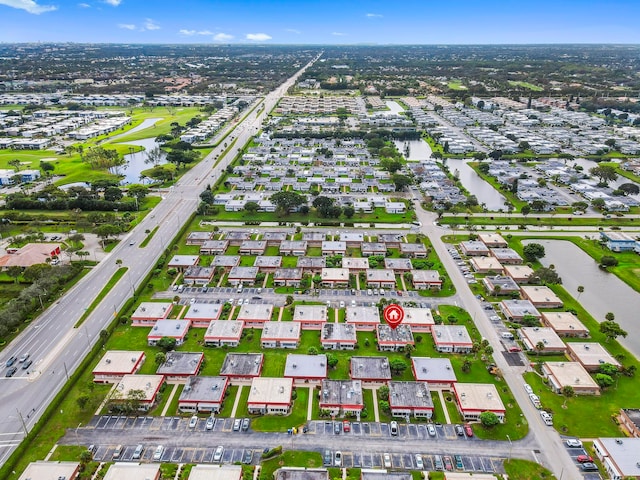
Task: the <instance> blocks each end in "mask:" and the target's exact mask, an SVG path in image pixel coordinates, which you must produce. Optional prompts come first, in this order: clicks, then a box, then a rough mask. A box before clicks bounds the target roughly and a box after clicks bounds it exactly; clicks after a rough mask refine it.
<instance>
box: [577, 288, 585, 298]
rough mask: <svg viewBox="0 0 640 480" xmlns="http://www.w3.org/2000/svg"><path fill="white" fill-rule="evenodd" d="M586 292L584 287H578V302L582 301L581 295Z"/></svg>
mask: <svg viewBox="0 0 640 480" xmlns="http://www.w3.org/2000/svg"><path fill="white" fill-rule="evenodd" d="M582 292H584V287H583V286H582V285H578V298H577V299H576V300H580V295H582Z"/></svg>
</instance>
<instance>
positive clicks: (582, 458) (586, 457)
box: [576, 455, 593, 463]
mask: <svg viewBox="0 0 640 480" xmlns="http://www.w3.org/2000/svg"><path fill="white" fill-rule="evenodd" d="M576 460H577V461H578V462H579V463H586V462H593V458H591V457H590V456H589V455H578V456H577V457H576Z"/></svg>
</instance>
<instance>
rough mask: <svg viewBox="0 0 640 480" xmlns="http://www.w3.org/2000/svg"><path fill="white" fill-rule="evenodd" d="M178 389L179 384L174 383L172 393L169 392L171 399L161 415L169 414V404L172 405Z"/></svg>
mask: <svg viewBox="0 0 640 480" xmlns="http://www.w3.org/2000/svg"><path fill="white" fill-rule="evenodd" d="M177 391H178V384H174V385H173V388H172V389H171V393H170V394H169V399H168V400H167V404H166V405H165V406H164V408H163V409H162V413H161V415H162V416H163V417H165V416H166V415H167V410H169V405H171V400H173V397H174V396H175V394H176V392H177Z"/></svg>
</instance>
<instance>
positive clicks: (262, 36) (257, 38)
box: [247, 33, 271, 42]
mask: <svg viewBox="0 0 640 480" xmlns="http://www.w3.org/2000/svg"><path fill="white" fill-rule="evenodd" d="M247 40H253V41H254V42H266V41H267V40H271V36H270V35H267V34H266V33H247Z"/></svg>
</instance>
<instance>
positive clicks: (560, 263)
mask: <svg viewBox="0 0 640 480" xmlns="http://www.w3.org/2000/svg"><path fill="white" fill-rule="evenodd" d="M522 243H524V244H526V243H539V244H541V245H543V246H544V248H545V253H546V255H545V256H544V257H543V258H542V259H541V263H542V264H543V265H544V266H549V265H551V264H553V265H555V268H556V271H557V272H558V274H559V275H560V277H561V278H562V286H563V287H564V288H565V289H566V290H567V292H569V294H570V295H572V296H573V297H574V298H577V297H578V286H579V285H582V286H583V287H584V292H583V293H582V294H581V295H580V299H579V301H580V303H581V304H582V306H583V307H584V308H585V309H586V310H587V311H588V312H589V313H590V314H591V315H592V316H593V318H595V319H596V320H597V321H599V322H602V321H604V317H605V315H606V314H607V312H613V314H614V315H615V321H616V322H618V323H619V324H620V326H621V327H622V328H623V329H624V330H626V331H627V332H628V333H629V335H628V336H627V338H622V337H620V338H618V340H619V341H620V343H621V344H622V345H624V346H625V347H626V348H627V349H628V350H629V351H630V352H631V353H633V355H634V356H635V357H636V358H640V335H638V323H637V322H636V321H635V318H636V316H637V313H638V312H640V294H639V293H638V292H636V291H635V290H633V289H632V288H631V287H630V286H628V285H627V284H626V283H624V282H623V281H622V280H620V279H619V278H618V277H616V276H615V275H614V274H612V273H608V272H606V271H604V270H601V269H600V268H599V267H598V265H597V263H596V262H595V261H594V260H593V259H592V258H591V257H590V256H589V255H587V254H586V253H585V252H584V251H583V250H582V249H580V248H579V247H577V246H576V245H574V244H573V243H571V242H569V241H564V240H540V239H538V240H524V241H523V242H522ZM604 253H605V251H603V254H604Z"/></svg>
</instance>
